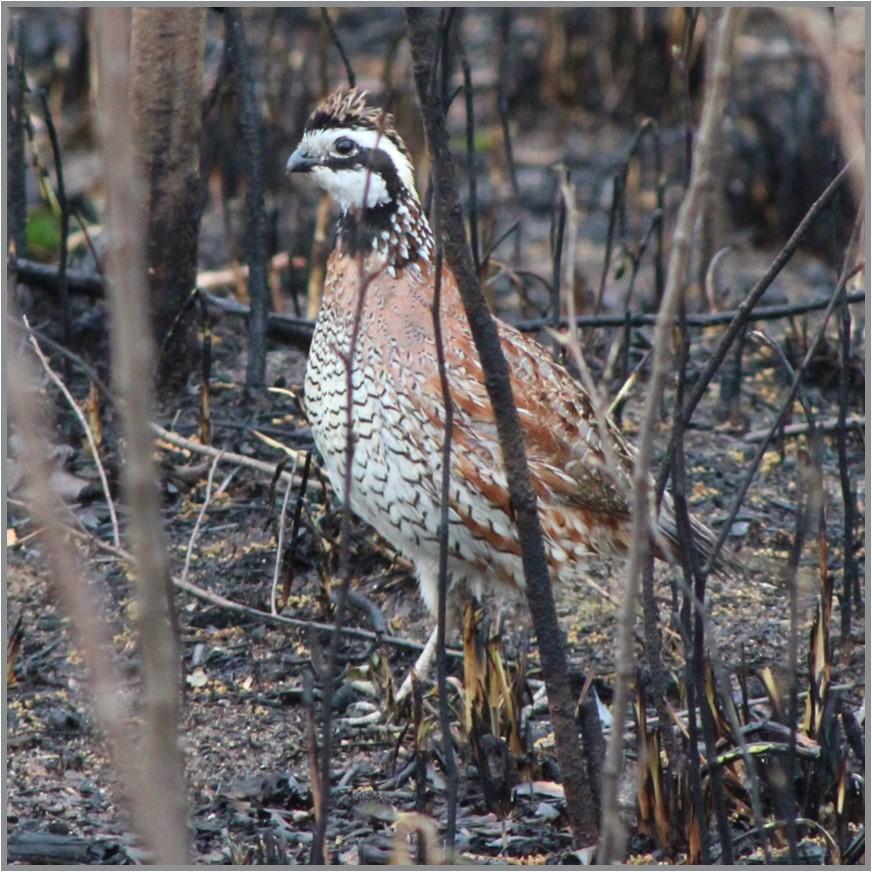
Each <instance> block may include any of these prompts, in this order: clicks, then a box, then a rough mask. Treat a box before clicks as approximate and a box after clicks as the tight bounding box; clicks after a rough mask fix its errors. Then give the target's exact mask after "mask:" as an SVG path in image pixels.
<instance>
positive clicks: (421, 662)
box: [396, 627, 439, 702]
mask: <svg viewBox="0 0 872 872" xmlns="http://www.w3.org/2000/svg"><path fill="white" fill-rule="evenodd" d="M438 637H439V628H438V627H434V628H433V632H432V633H431V634H430V638H429V639H428V640H427V644H426V645H425V646H424V650H423V651H422V652H421V653H420V654H419V655H418V659H417V660H416V661H415V665H414V666H413V667H412V669H411V671H410V672H409V674H408V675H407V676H406V678H405V680H404V681H403V683H402V684H401V685H400V689H399V690H398V691H397V696H396V701H397V702H402V701H403V700H404V699H406V698H407V697H408V696H409V694H410V693H411V692H412V674H413V673H414V674H415V675H416V676H417V677H418V678H419V679H421V680H426V679H427V678H428V677H429V675H430V672H431V671H432V669H433V658H434V657H435V656H436V643H437V641H438Z"/></svg>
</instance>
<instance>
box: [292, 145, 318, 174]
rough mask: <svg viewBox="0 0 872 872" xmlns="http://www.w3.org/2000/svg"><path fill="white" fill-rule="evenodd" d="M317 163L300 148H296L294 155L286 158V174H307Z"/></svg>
mask: <svg viewBox="0 0 872 872" xmlns="http://www.w3.org/2000/svg"><path fill="white" fill-rule="evenodd" d="M317 163H318V162H317V161H315V160H312V158H310V157H309V156H308V155H307V154H306V153H305V152H304V151H303V148H302V146H297V148H296V150H295V151H294V153H293V154H292V155H291V156H290V157H289V158H288V162H287V163H286V164H285V172H286V173H307V172H309V170H311V169H312V167H314V166H316V165H317Z"/></svg>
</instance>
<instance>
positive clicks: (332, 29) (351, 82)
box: [321, 6, 357, 88]
mask: <svg viewBox="0 0 872 872" xmlns="http://www.w3.org/2000/svg"><path fill="white" fill-rule="evenodd" d="M321 20H322V21H323V22H324V26H325V27H326V28H327V33H329V34H330V39H332V40H333V45H335V46H336V51H338V52H339V57H340V58H342V64H343V66H344V67H345V75H346V76H347V77H348V87H349V88H353V87H354V86H355V85H356V84H357V79H356V77H355V75H354V70H353V69H352V67H351V61H350V60H349V59H348V55H347V54H346V53H345V47H344V46H343V45H342V40H340V39H339V34H338V33H337V32H336V26H335V25H334V24H333V19H332V18H330V13H329V12H327V10H326V9H325V8H324V7H323V6H322V7H321Z"/></svg>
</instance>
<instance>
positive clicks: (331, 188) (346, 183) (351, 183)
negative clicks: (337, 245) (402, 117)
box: [300, 127, 418, 211]
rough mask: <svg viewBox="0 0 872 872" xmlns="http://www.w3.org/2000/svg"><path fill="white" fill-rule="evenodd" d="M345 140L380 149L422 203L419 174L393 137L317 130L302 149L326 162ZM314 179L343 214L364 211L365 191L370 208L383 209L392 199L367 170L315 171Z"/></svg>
mask: <svg viewBox="0 0 872 872" xmlns="http://www.w3.org/2000/svg"><path fill="white" fill-rule="evenodd" d="M343 137H344V138H347V139H351V140H353V141H354V142H356V143H357V144H358V145H359V146H360V147H361V148H377V149H379V150H380V151H383V152H384V153H385V154H387V155H388V157H390V159H391V163H392V164H393V165H394V167H395V168H396V171H397V176H398V177H399V179H400V181H401V182H402V183H403V186H404V187H405V188H406V190H407V191H408V192H409V194H410V195H411V196H412V197H413V198H414V199H415V200H416V201H417V200H418V192H417V190H416V189H415V174H414V172H413V171H412V165H411V163H410V162H409V159H408V158H407V157H406V156H405V155H404V154H403V153H402V152H401V151H400V150H399V149H398V148H397V146H396V145H394V143H393V142H391V140H390V138H389V137H387V136H385V135H384V134H383V133H380V132H379V131H377V130H355V129H352V128H346V127H338V128H331V129H329V130H313V131H310V132H309V133H307V134H306V135H305V136H304V137H303V139H302V142H301V143H300V145H301V147H303V149H304V150H305V152H306V154H308V155H309V156H310V157H312V158H315V159H323V158H326V157H328V156H329V155H331V154H332V153H333V145H334V143H335V142H336V140H337V139H341V138H343ZM312 175H313V176H314V177H315V180H316V181H317V182H318V184H319V185H320V186H321V187H322V188H323V189H324V190H325V191H327V193H328V194H330V196H331V197H333V198H334V199H335V200H336V202H337V203H338V204H339V206H340V208H341V209H342V210H343V211H347V210H348V209H350V208H355V209H358V208H360V207H361V205H363V195H364V191H366V206H367V208H372V207H373V206H380V205H382V204H384V203H387V202H388V200H389V199H390V198H389V196H388V191H387V186H386V185H385V182H384V180H383V179H382V178H381V176H379V175H378V174H377V173H373V172H370V171H369V170H367V169H363V168H361V169H358V170H331V169H328V168H327V167H314V168H313V169H312ZM367 178H368V179H369V181H368V182H367Z"/></svg>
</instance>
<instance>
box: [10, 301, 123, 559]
mask: <svg viewBox="0 0 872 872" xmlns="http://www.w3.org/2000/svg"><path fill="white" fill-rule="evenodd" d="M22 321H23V322H24V326H25V327H26V328H27V331H28V333H29V334H30V344H31V346H32V347H33V350H34V351H35V352H36V356H37V357H38V358H39V362H40V363H41V364H42V368H43V369H44V370H45V372H46V375H47V376H48V377H49V378H50V379H51V380H52V382H54V385H55V387H57V389H58V390H59V391H60V392H61V393H62V394H63V396H64V399H65V400H66V401H67V405H69V407H70V408H71V409H72V410H73V414H74V415H75V416H76V418H77V419H78V421H79V423H80V424H81V425H82V429H83V430H84V431H85V436H86V437H87V439H88V447H89V448H90V449H91V455H92V457H93V458H94V463H95V464H96V466H97V474H98V475H99V476H100V487H101V488H102V489H103V496H105V497H106V505H107V506H108V507H109V517H110V519H111V521H112V541H113V542H114V543H115V544H116V545H120V544H121V533H120V532H119V529H118V515H117V514H116V513H115V502H114V501H113V499H112V492H111V491H110V490H109V480H108V479H107V478H106V470H105V469H104V468H103V461H102V460H101V459H100V451H99V449H98V448H97V440H96V439H94V433H93V431H92V430H91V425H90V424H89V423H88V419H87V418H86V417H85V416H84V415H83V414H82V410H81V409H80V408H79V404H78V403H77V402H76V401H75V399H73V395H72V394H71V393H70V391H69V389H68V388H67V386H66V385H65V384H64V382H63V380H62V379H61V377H60V376H59V375H58V374H57V373H56V372H55V371H54V370H53V369H52V368H51V365H50V364H49V362H48V360H46V357H45V355H44V354H43V352H42V349H41V348H40V347H39V343H38V342H37V341H36V336H35V335H34V333H33V329H32V328H31V326H30V324H29V323H28V320H27V316H22Z"/></svg>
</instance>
